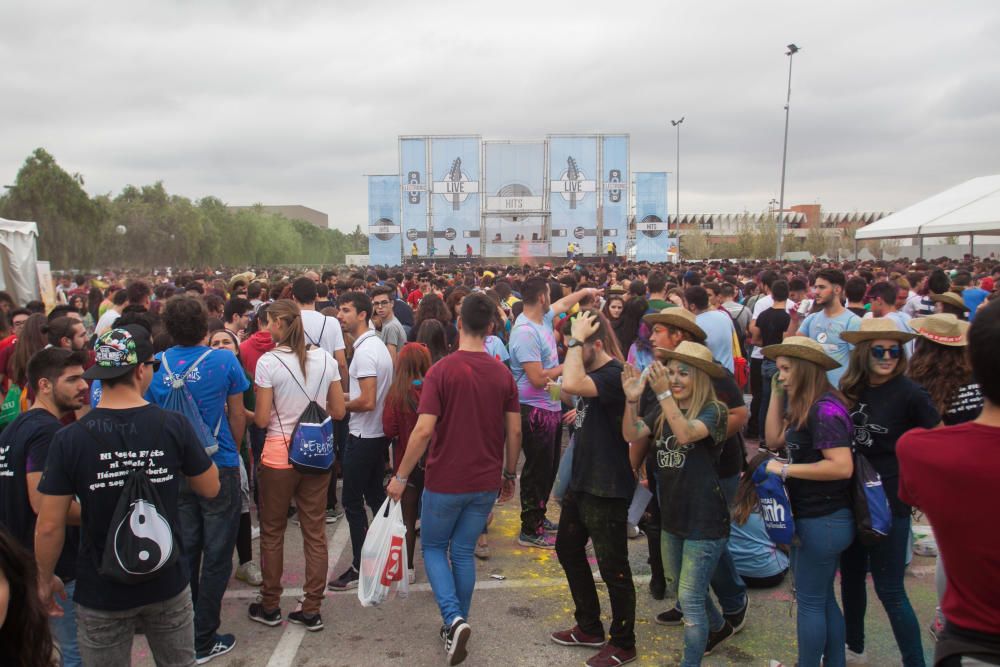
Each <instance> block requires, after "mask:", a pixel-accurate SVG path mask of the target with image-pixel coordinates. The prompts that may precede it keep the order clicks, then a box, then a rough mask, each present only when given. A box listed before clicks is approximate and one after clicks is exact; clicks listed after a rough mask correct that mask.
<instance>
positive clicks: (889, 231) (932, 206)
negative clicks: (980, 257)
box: [854, 174, 1000, 241]
mask: <svg viewBox="0 0 1000 667" xmlns="http://www.w3.org/2000/svg"><path fill="white" fill-rule="evenodd" d="M963 234H1000V174H996V175H994V176H980V177H979V178H973V179H972V180H971V181H966V182H965V183H962V184H961V185H956V186H955V187H953V188H951V189H949V190H945V191H944V192H942V193H940V194H936V195H934V196H933V197H931V198H929V199H925V200H923V201H921V202H917V203H916V204H914V205H912V206H908V207H907V208H904V209H903V210H901V211H897V212H896V213H893V214H892V215H889V216H886V217H884V218H882V219H881V220H879V221H878V222H873V223H872V224H870V225H867V226H866V227H862V228H861V229H859V230H858V231H857V232H856V233H855V235H854V238H855V240H857V241H865V240H868V239H891V238H906V237H915V238H918V239H923V238H924V237H927V236H959V235H963Z"/></svg>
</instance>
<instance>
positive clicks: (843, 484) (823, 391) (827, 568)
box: [761, 336, 854, 667]
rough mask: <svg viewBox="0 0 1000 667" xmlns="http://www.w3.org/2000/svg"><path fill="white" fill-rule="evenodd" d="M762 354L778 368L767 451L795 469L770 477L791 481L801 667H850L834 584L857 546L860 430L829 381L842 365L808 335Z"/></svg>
mask: <svg viewBox="0 0 1000 667" xmlns="http://www.w3.org/2000/svg"><path fill="white" fill-rule="evenodd" d="M761 352H763V354H764V357H765V358H767V359H773V360H774V361H775V363H776V365H777V367H778V373H777V374H776V375H775V376H774V378H772V393H771V403H770V405H769V406H768V413H767V422H766V424H765V429H764V430H765V435H766V442H767V446H768V448H770V449H782V448H787V450H788V453H789V456H790V460H789V462H788V463H781V462H780V461H771V462H769V463H768V464H767V471H768V472H770V473H773V474H776V475H780V476H781V478H782V479H783V480H785V484H786V487H787V488H788V495H789V500H790V501H791V504H792V513H793V515H794V516H795V529H796V532H797V536H798V539H799V544H798V545H796V546H793V547H792V572H793V575H794V578H795V595H796V600H797V602H798V613H797V618H796V635H797V637H798V648H799V667H819V665H820V660H821V659H822V660H823V661H824V664H825V665H826V667H844V665H845V664H846V655H845V652H844V616H843V614H841V612H840V607H838V606H837V598H836V596H835V595H834V592H833V580H834V577H835V575H836V572H837V565H838V564H839V562H840V554H841V552H843V551H844V549H846V548H847V547H849V546H850V545H851V542H853V541H854V514H853V512H852V511H851V498H850V488H851V474H852V473H853V471H854V463H853V461H852V459H851V435H852V432H853V424H852V423H851V417H850V414H848V411H847V407H846V405H845V402H844V398H843V395H842V394H841V393H840V392H839V391H837V390H836V389H834V388H833V386H832V385H831V384H830V381H829V380H828V379H827V377H826V371H828V370H830V369H832V368H837V367H839V366H840V364H839V363H837V362H836V361H834V360H833V359H832V358H830V357H829V356H827V354H826V352H825V351H824V349H823V346H822V345H820V344H819V343H818V342H816V341H814V340H813V339H811V338H806V337H804V336H791V337H789V338H786V339H785V342H784V343H779V344H777V345H769V346H767V347H765V348H763V349H762V350H761ZM786 396H787V408H786V407H785V406H786V400H785V398H786Z"/></svg>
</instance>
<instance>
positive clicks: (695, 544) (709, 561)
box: [660, 530, 727, 667]
mask: <svg viewBox="0 0 1000 667" xmlns="http://www.w3.org/2000/svg"><path fill="white" fill-rule="evenodd" d="M660 540H661V543H662V547H661V548H662V552H663V572H664V575H665V577H666V580H667V590H672V591H674V592H675V593H676V595H677V601H678V602H679V603H680V605H681V607H682V608H683V609H684V659H683V662H681V667H697V666H698V665H700V664H701V661H702V658H703V657H704V655H705V646H706V645H707V644H708V633H709V632H710V631H712V630H721V629H722V626H723V624H725V622H726V621H725V619H724V618H723V617H722V612H721V611H719V608H718V607H716V606H715V603H714V602H712V598H711V597H710V596H709V594H708V584H709V579H711V577H712V573H713V572H715V568H716V565H718V563H719V557H720V556H721V555H722V552H723V551H725V549H726V542H727V540H726V539H725V538H722V539H718V540H685V539H683V538H681V537H677V536H676V535H671V534H670V533H668V532H667V531H665V530H664V531H662V532H661V533H660Z"/></svg>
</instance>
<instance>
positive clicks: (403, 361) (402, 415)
mask: <svg viewBox="0 0 1000 667" xmlns="http://www.w3.org/2000/svg"><path fill="white" fill-rule="evenodd" d="M430 367H431V353H430V351H429V350H428V349H427V346H426V345H423V344H422V343H407V344H406V345H404V346H403V349H402V350H400V351H399V354H398V355H397V356H396V370H395V374H394V375H393V378H392V384H391V385H390V386H389V393H388V394H387V395H386V397H385V409H384V410H383V412H382V428H383V430H384V431H385V437H387V438H395V444H394V445H393V448H392V459H393V461H392V472H393V474H395V473H396V471H397V469H398V468H399V462H400V461H402V460H403V454H405V453H406V443H407V442H408V441H409V439H410V433H412V432H413V427H414V426H416V425H417V406H419V405H420V392H421V390H422V389H423V383H424V375H426V374H427V371H428V370H429V369H430ZM423 491H424V468H423V465H422V464H421V463H418V464H417V467H416V468H414V469H413V472H411V473H410V476H409V477H408V478H407V480H406V491H404V492H403V497H402V498H401V499H400V502H401V503H402V508H403V523H405V524H406V558H407V563H406V567H407V570H408V572H409V577H410V583H411V584H412V583H413V582H414V580H415V579H416V572H415V571H414V569H413V554H414V551H415V550H416V545H417V517H418V516H419V515H420V494H422V493H423Z"/></svg>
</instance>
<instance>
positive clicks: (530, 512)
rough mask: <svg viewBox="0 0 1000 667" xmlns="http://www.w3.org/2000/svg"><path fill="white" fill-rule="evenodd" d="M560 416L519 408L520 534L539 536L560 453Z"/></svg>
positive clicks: (558, 413) (532, 407) (549, 411)
mask: <svg viewBox="0 0 1000 667" xmlns="http://www.w3.org/2000/svg"><path fill="white" fill-rule="evenodd" d="M561 441H562V413H561V412H559V411H552V410H544V409H542V408H536V407H534V406H531V405H525V404H523V403H522V404H521V449H522V450H523V451H524V467H523V468H522V469H521V532H522V533H524V534H525V535H539V534H541V533H542V532H543V529H542V520H543V519H544V518H545V506H546V504H547V503H548V502H549V494H550V493H551V492H552V484H553V482H555V479H556V472H557V471H558V470H559V455H560V453H561V450H562V442H561Z"/></svg>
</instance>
